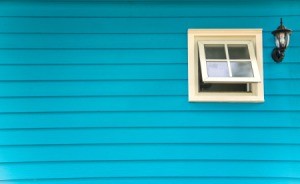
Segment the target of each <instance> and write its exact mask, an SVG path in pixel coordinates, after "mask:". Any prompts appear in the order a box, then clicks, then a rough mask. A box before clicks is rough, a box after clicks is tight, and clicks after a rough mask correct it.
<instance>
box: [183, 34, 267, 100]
mask: <svg viewBox="0 0 300 184" xmlns="http://www.w3.org/2000/svg"><path fill="white" fill-rule="evenodd" d="M188 52H189V101H211V102H263V101H264V95H263V65H262V30H259V29H251V30H201V29H200V30H195V29H192V30H189V32H188Z"/></svg>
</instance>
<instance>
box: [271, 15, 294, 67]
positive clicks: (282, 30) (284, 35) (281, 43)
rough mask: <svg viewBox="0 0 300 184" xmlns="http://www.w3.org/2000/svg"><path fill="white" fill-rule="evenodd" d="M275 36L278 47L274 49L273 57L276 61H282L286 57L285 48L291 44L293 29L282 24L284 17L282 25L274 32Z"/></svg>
mask: <svg viewBox="0 0 300 184" xmlns="http://www.w3.org/2000/svg"><path fill="white" fill-rule="evenodd" d="M272 34H273V35H274V37H275V44H276V47H275V48H274V49H273V52H272V58H273V59H274V61H275V62H276V63H280V62H281V61H282V60H283V58H284V52H285V49H286V48H287V47H288V46H289V43H290V35H291V34H292V31H291V30H290V29H287V28H286V27H285V26H284V25H283V24H282V18H281V20H280V26H278V28H277V29H276V30H275V31H273V32H272Z"/></svg>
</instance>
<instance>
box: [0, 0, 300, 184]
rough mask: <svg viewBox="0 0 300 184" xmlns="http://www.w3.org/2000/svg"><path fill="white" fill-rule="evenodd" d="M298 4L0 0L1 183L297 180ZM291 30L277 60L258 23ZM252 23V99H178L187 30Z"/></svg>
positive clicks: (263, 183)
mask: <svg viewBox="0 0 300 184" xmlns="http://www.w3.org/2000/svg"><path fill="white" fill-rule="evenodd" d="M299 12H300V2H299V1H284V2H283V1H276V0H275V1H250V0H249V1H247V0H245V1H220V0H219V1H216V0H215V1H201V0H199V1H188V2H184V1H173V2H171V1H154V0H153V1H89V2H84V1H27V2H26V1H3V2H0V163H1V164H0V183H14V184H19V183H20V184H21V183H22V184H23V183H30V184H35V183H55V184H66V183H72V184H74V183H76V184H77V183H101V184H121V183H122V184H129V183H130V184H140V183H147V184H166V183H172V184H179V183H180V184H196V183H197V184H198V183H206V184H208V183H213V184H241V183H243V184H254V183H255V184H267V183H268V184H275V183H276V184H279V183H280V184H291V183H293V184H294V183H300V162H299V161H300V123H299V122H300V113H299V110H300V106H299V103H300V72H299V69H300V63H299V62H300V56H299V51H300V42H299V40H300V32H299V31H300V24H299V18H300V13H299ZM280 17H282V18H283V20H284V24H285V25H286V26H287V27H288V28H291V29H293V31H294V32H293V35H292V38H291V44H290V47H289V48H288V50H287V52H286V58H285V60H284V61H283V63H282V64H275V63H274V62H273V61H272V59H271V57H270V53H271V51H272V49H273V47H274V43H273V36H272V34H271V31H272V30H274V29H276V27H277V26H278V25H279V19H280ZM189 28H201V29H203V28H263V31H264V32H263V39H264V41H263V46H264V50H263V53H264V75H265V76H264V78H265V80H264V82H265V103H258V104H251V103H242V104H241V103H189V102H188V86H187V84H188V82H187V76H188V74H187V29H189Z"/></svg>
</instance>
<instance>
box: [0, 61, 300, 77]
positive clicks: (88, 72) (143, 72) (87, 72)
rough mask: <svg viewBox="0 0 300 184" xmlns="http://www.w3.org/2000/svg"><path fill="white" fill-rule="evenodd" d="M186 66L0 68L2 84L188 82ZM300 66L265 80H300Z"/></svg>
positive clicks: (274, 68) (277, 68)
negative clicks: (90, 81) (110, 81)
mask: <svg viewBox="0 0 300 184" xmlns="http://www.w3.org/2000/svg"><path fill="white" fill-rule="evenodd" d="M187 70H188V69H187V65H186V64H152V65H71V66H69V65H18V66H15V65H0V81H28V80H33V81H44V80H48V81H49V80H51V81H53V80H55V81H56V80H61V81H65V80H72V81H78V80H94V81H95V80H161V79H163V80H179V79H180V80H187V76H188V74H187ZM299 70H300V65H299V64H296V63H294V64H292V63H283V64H281V65H276V64H275V63H274V64H273V63H272V64H266V65H265V66H264V72H265V74H264V75H265V79H300V72H298V71H299Z"/></svg>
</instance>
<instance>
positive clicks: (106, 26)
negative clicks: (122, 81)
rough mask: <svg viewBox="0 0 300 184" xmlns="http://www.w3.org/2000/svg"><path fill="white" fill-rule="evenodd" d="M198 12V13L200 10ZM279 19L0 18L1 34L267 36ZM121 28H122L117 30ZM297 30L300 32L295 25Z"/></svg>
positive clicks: (293, 18)
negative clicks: (197, 31)
mask: <svg viewBox="0 0 300 184" xmlns="http://www.w3.org/2000/svg"><path fill="white" fill-rule="evenodd" d="M197 11H199V10H197ZM299 17H300V14H299V15H298V16H289V17H283V18H284V23H285V25H293V22H296V21H297V20H299ZM279 19H280V17H278V16H276V17H264V18H260V17H200V18H191V17H188V18H180V17H175V18H162V17H159V18H131V17H124V18H95V17H93V18H36V17H35V18H34V17H15V18H11V17H0V33H65V34H67V33H71V34H72V33H85V34H87V33H91V34H93V33H109V34H129V33H130V34H134V33H168V34H172V33H173V34H174V33H182V34H186V32H187V30H188V29H189V28H201V29H204V28H210V29H215V28H218V29H221V28H222V29H226V28H236V29H241V28H245V29H247V28H262V29H263V30H264V31H266V32H264V33H265V34H270V35H271V31H273V30H274V29H276V25H277V24H276V23H278V21H279ZM116 25H118V27H119V29H116ZM293 30H294V31H299V30H300V25H297V24H295V25H294V27H293Z"/></svg>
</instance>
